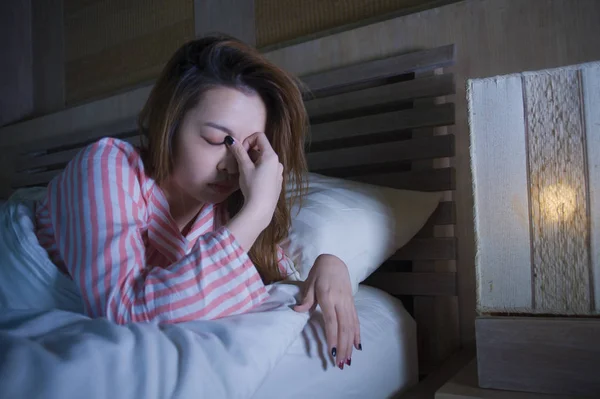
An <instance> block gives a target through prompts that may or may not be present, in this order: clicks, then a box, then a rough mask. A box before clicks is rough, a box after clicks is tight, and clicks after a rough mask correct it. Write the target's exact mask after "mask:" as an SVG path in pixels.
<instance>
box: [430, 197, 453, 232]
mask: <svg viewBox="0 0 600 399" xmlns="http://www.w3.org/2000/svg"><path fill="white" fill-rule="evenodd" d="M427 224H432V225H434V226H448V225H451V224H456V207H455V206H454V201H442V202H440V204H439V205H438V207H437V208H436V209H435V211H434V212H433V214H432V215H431V217H430V218H429V220H428V221H427Z"/></svg>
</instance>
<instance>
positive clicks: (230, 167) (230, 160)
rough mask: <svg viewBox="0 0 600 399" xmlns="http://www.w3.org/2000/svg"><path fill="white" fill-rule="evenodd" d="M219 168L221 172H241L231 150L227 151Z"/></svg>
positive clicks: (229, 173)
mask: <svg viewBox="0 0 600 399" xmlns="http://www.w3.org/2000/svg"><path fill="white" fill-rule="evenodd" d="M217 169H218V170H219V171H220V172H226V173H227V174H228V175H237V174H238V173H239V170H238V164H237V161H236V159H235V156H234V155H233V154H232V153H231V151H227V152H226V153H225V156H224V157H223V159H221V161H220V162H219V164H218V165H217Z"/></svg>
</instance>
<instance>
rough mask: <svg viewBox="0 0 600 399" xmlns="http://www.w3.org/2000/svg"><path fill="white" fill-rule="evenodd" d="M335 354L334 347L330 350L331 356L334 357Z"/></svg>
mask: <svg viewBox="0 0 600 399" xmlns="http://www.w3.org/2000/svg"><path fill="white" fill-rule="evenodd" d="M336 353H337V351H336V350H335V347H334V348H333V349H332V350H331V356H333V357H335V354H336Z"/></svg>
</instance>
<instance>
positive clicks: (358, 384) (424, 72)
mask: <svg viewBox="0 0 600 399" xmlns="http://www.w3.org/2000/svg"><path fill="white" fill-rule="evenodd" d="M453 62H454V46H452V45H449V46H444V47H440V48H435V49H427V50H422V51H415V52H412V53H408V54H401V55H396V56H392V57H387V58H383V59H377V60H373V61H369V62H364V63H360V64H355V65H350V66H346V67H343V68H339V69H335V70H329V71H324V72H320V73H317V74H313V75H309V76H303V77H301V79H302V80H303V82H304V83H305V84H306V85H307V87H308V88H309V89H310V92H309V93H307V94H306V96H305V104H306V108H307V111H308V113H309V116H310V121H311V141H310V145H309V146H308V147H307V158H308V163H309V167H310V169H311V171H313V172H315V173H319V174H322V175H325V176H334V177H341V178H344V179H349V180H354V181H359V182H367V183H371V184H377V185H382V186H387V187H393V188H400V189H410V190H419V191H436V192H440V191H441V192H444V200H443V201H442V202H440V204H439V206H438V208H437V209H436V210H435V212H434V213H433V215H432V216H431V218H430V219H429V221H428V222H427V223H426V225H425V226H424V227H423V229H422V230H421V231H420V232H419V233H418V234H417V235H416V236H415V237H414V238H413V239H412V240H411V241H410V242H409V243H408V244H406V245H405V246H404V247H402V248H401V249H400V250H399V251H398V252H396V253H395V254H394V255H393V256H392V257H390V258H389V259H388V261H386V262H385V263H383V264H382V265H381V267H380V268H379V269H378V270H377V271H376V272H375V273H374V274H372V275H371V276H370V277H369V278H368V279H367V280H366V281H365V282H364V283H363V284H362V285H361V287H360V289H359V291H358V293H357V294H356V304H357V310H358V313H359V318H360V320H361V333H362V341H363V345H364V348H365V350H364V351H362V352H358V351H355V353H354V355H353V359H352V366H351V367H347V368H346V369H345V370H344V371H340V370H338V369H337V368H336V367H335V366H334V365H333V364H332V363H331V362H330V361H328V359H327V358H326V356H325V355H324V349H323V347H324V340H323V334H322V329H321V328H319V326H320V325H321V322H322V319H321V318H320V314H319V313H318V312H317V313H316V314H314V315H313V316H312V317H311V319H310V320H309V321H308V323H307V324H306V325H305V326H304V327H303V328H302V329H301V333H300V334H299V335H298V336H297V338H295V339H294V340H292V341H290V343H288V344H289V345H286V348H287V349H286V350H285V351H284V352H282V355H281V356H280V357H278V358H277V359H278V360H277V364H276V365H275V366H274V367H273V368H272V370H271V371H270V372H269V373H268V375H267V377H266V378H265V379H264V381H262V382H261V383H260V384H257V388H256V389H257V390H256V392H255V393H254V394H253V396H252V397H254V398H275V397H290V398H304V397H315V398H321V397H322V398H331V397H345V398H364V397H370V398H376V397H382V398H384V397H394V396H398V395H400V394H402V393H403V392H405V391H406V390H407V389H409V388H410V387H412V386H414V385H415V384H416V383H417V382H418V380H419V378H423V377H424V376H426V375H427V374H429V373H430V372H431V371H432V370H434V369H435V367H436V366H437V365H439V364H440V363H441V362H442V361H443V360H444V359H445V358H447V357H448V356H449V355H450V354H451V353H452V352H453V351H455V350H457V349H458V339H457V335H456V334H454V333H453V332H452V326H455V325H457V318H458V316H457V314H456V312H457V310H456V274H455V270H456V268H455V263H454V262H455V261H456V239H455V237H454V234H453V228H454V224H455V213H454V203H453V201H452V191H453V190H454V188H455V184H454V169H453V167H452V157H453V156H454V137H453V135H451V134H446V133H447V132H446V130H445V128H444V127H445V126H450V125H452V124H453V123H454V118H455V115H454V113H455V112H454V105H453V104H452V103H451V102H448V99H449V98H451V97H449V96H451V95H452V94H454V79H453V75H452V74H449V73H444V71H445V69H446V68H447V67H450V66H451V65H452V64H453ZM136 95H137V94H136ZM140 98H143V96H141V97H140ZM118 101H119V100H115V102H116V103H118ZM127 106H131V105H123V107H127ZM78 108H79V109H75V110H73V109H71V110H67V111H65V112H64V115H63V116H60V115H58V116H57V115H52V116H50V117H46V118H45V119H44V118H40V120H33V121H28V122H24V123H22V124H20V125H16V126H11V127H9V128H5V129H2V130H4V131H2V130H0V135H2V134H10V135H12V137H13V139H12V140H9V141H8V143H7V141H6V140H4V141H1V140H0V147H2V151H3V152H5V153H6V154H7V156H6V157H5V158H4V159H3V160H2V163H3V166H4V167H3V168H2V172H0V174H1V180H0V182H1V183H2V185H3V187H10V188H9V189H5V190H3V191H2V195H3V196H4V197H7V196H8V195H10V194H11V193H12V192H13V191H14V190H16V189H19V188H27V187H36V186H43V185H45V184H47V182H48V181H49V180H50V179H52V178H53V177H54V176H55V175H56V174H57V173H59V172H60V170H61V169H62V168H63V167H64V165H65V164H66V162H68V161H69V160H70V159H71V158H72V157H73V156H74V155H75V154H76V153H77V152H78V151H79V150H80V149H81V147H82V146H84V145H86V144H88V143H90V142H93V141H95V140H97V139H99V138H101V137H105V136H113V137H118V138H121V139H123V140H126V141H129V142H131V143H133V144H139V137H138V136H137V132H136V128H135V118H134V117H127V118H122V117H121V115H118V116H116V117H115V118H114V120H113V121H110V122H106V120H104V121H102V122H101V123H93V122H92V123H90V122H89V119H94V104H93V103H91V104H86V105H83V106H81V107H78ZM102 112H103V111H102V110H100V111H99V113H102ZM59 114H60V113H59ZM74 115H75V116H74ZM86 119H88V120H87V121H86ZM59 120H62V122H57V121H59ZM78 121H79V122H78ZM82 121H83V122H82ZM44 124H46V126H48V130H45V131H44V132H43V133H42V134H41V135H37V136H36V135H35V134H32V133H31V132H32V129H38V130H40V129H41V128H42V127H43V126H44ZM78 124H79V125H85V126H86V128H85V129H80V128H78V126H77V125H78ZM50 125H53V126H50ZM57 126H58V127H57ZM40 131H41V130H40ZM19 132H21V133H22V134H19ZM40 136H42V137H43V138H41V139H40V138H37V137H40ZM4 137H7V136H4ZM442 313H444V314H445V316H443V317H440V314H442ZM58 319H59V320H63V319H61V318H60V317H59V318H58ZM43 320H44V321H43V323H46V324H44V325H43V328H49V327H48V325H47V323H49V321H48V320H49V319H48V318H44V319H43ZM27 328H32V329H33V330H35V329H36V328H41V327H40V326H39V325H36V324H35V323H33V324H30V325H29V326H28V327H27ZM441 331H444V333H440V332H441Z"/></svg>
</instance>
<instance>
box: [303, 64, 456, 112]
mask: <svg viewBox="0 0 600 399" xmlns="http://www.w3.org/2000/svg"><path fill="white" fill-rule="evenodd" d="M454 92H455V86H454V76H453V75H452V74H446V75H434V76H428V77H425V78H421V79H414V80H407V81H404V82H399V83H392V84H389V85H384V86H378V87H372V88H369V89H363V90H358V91H351V92H347V93H343V94H338V95H335V96H330V97H324V98H317V99H314V100H309V101H306V102H305V105H306V111H307V112H308V115H309V116H310V118H311V120H312V121H317V120H318V119H319V118H322V117H324V116H326V115H332V114H337V113H341V112H347V111H353V110H357V109H361V108H375V107H380V106H383V105H385V104H389V103H397V102H399V101H407V100H413V99H418V98H426V97H439V96H446V95H450V94H454Z"/></svg>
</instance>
